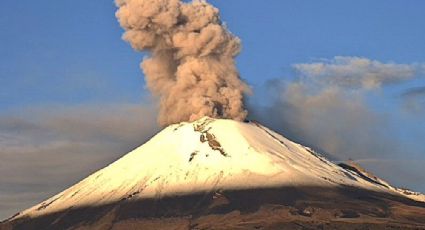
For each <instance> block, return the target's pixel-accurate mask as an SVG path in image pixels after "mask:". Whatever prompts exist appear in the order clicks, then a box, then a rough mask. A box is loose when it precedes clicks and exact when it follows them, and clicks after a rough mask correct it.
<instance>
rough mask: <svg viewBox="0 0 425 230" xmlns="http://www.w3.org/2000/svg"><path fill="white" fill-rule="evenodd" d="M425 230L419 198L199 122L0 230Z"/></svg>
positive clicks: (265, 140)
mask: <svg viewBox="0 0 425 230" xmlns="http://www.w3.org/2000/svg"><path fill="white" fill-rule="evenodd" d="M359 228H360V229H387V228H396V229H397V228H399V229H409V228H411V229H425V196H424V195H422V194H419V193H415V192H412V191H409V190H404V189H399V188H395V187H393V186H391V185H390V184H388V183H387V182H385V181H384V180H382V179H380V178H377V177H375V176H373V175H371V174H370V173H368V172H365V171H364V170H363V169H361V168H360V167H358V166H356V165H352V164H348V163H347V164H340V165H338V164H335V163H333V162H331V161H329V160H327V159H326V158H325V157H323V156H321V155H320V154H318V153H316V152H315V151H313V150H312V149H310V148H308V147H304V146H302V145H300V144H297V143H294V142H292V141H290V140H288V139H286V138H284V137H283V136H281V135H279V134H277V133H275V132H273V131H272V130H270V129H268V128H266V127H264V126H262V125H260V124H258V123H256V122H237V121H233V120H224V119H212V118H208V117H205V118H202V119H200V120H198V121H195V122H191V123H186V122H185V123H180V124H175V125H171V126H169V127H167V128H165V129H164V130H163V131H161V132H160V133H159V134H157V135H156V136H154V137H153V138H152V139H151V140H150V141H148V142H147V143H145V144H144V145H142V146H140V147H139V148H137V149H135V150H133V151H132V152H130V153H128V154H127V155H124V156H123V157H122V158H120V159H119V160H117V161H115V162H114V163H112V164H110V165H109V166H107V167H105V168H103V169H101V170H99V171H97V172H95V173H93V174H92V175H90V176H89V177H87V178H86V179H84V180H82V181H81V182H79V183H77V184H75V185H74V186H71V187H70V188H68V189H66V190H65V191H63V192H61V193H59V194H58V195H56V196H53V197H52V198H50V199H48V200H46V201H44V202H42V203H40V204H38V205H35V206H34V207H32V208H29V209H27V210H25V211H22V212H20V213H17V214H16V215H15V216H13V217H11V218H9V219H7V220H5V221H4V222H3V223H2V224H0V229H359Z"/></svg>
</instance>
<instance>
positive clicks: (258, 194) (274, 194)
mask: <svg viewBox="0 0 425 230" xmlns="http://www.w3.org/2000/svg"><path fill="white" fill-rule="evenodd" d="M0 229H1V230H4V229H29V230H30V229H37V230H38V229H425V203H422V202H417V201H413V200H410V199H408V198H405V197H402V196H398V195H393V194H388V193H378V192H374V191H367V190H362V189H359V188H353V187H339V188H333V189H330V188H319V187H303V188H300V187H283V188H269V189H255V190H237V191H217V192H214V193H202V194H192V195H185V196H178V197H162V198H156V199H146V200H139V201H132V200H122V201H120V202H117V203H113V204H109V205H105V206H99V207H79V208H72V209H69V210H65V211H63V212H59V213H53V214H50V215H46V216H41V217H37V218H33V219H30V218H26V219H25V218H21V219H17V220H12V221H7V220H6V221H5V222H3V223H2V224H0Z"/></svg>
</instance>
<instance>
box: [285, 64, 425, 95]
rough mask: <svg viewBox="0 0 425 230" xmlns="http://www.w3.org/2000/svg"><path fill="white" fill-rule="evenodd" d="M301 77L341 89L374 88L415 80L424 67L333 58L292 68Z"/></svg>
mask: <svg viewBox="0 0 425 230" xmlns="http://www.w3.org/2000/svg"><path fill="white" fill-rule="evenodd" d="M293 67H294V68H295V70H296V71H297V72H298V73H299V74H300V75H301V77H304V78H308V79H309V81H314V82H318V83H321V84H327V85H335V86H339V87H344V88H354V89H356V88H364V89H376V88H379V87H381V86H383V85H387V84H393V83H398V82H402V81H406V80H410V79H412V78H414V77H415V76H416V75H417V74H419V73H421V72H422V71H423V68H424V65H423V64H397V63H392V62H390V63H382V62H380V61H376V60H371V59H368V58H362V57H348V56H336V57H334V58H333V59H330V60H327V59H324V61H321V62H313V63H303V64H295V65H293Z"/></svg>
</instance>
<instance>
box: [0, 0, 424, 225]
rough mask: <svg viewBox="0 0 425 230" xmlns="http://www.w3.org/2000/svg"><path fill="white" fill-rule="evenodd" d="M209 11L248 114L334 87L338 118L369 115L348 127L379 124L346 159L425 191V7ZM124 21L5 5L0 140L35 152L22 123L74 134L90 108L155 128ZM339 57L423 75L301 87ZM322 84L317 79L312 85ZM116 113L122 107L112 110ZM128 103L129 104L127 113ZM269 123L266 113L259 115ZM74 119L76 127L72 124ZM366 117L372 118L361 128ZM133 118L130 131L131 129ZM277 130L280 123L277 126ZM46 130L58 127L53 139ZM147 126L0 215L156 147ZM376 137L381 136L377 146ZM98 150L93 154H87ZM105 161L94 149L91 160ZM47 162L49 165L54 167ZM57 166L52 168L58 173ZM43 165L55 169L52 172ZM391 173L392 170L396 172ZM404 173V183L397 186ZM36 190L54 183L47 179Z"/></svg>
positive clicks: (280, 4) (276, 1) (242, 0)
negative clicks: (233, 56)
mask: <svg viewBox="0 0 425 230" xmlns="http://www.w3.org/2000/svg"><path fill="white" fill-rule="evenodd" d="M209 2H210V3H212V4H213V5H215V6H216V7H217V8H219V9H220V11H221V16H222V19H223V21H224V22H225V23H226V24H227V26H228V28H229V29H230V30H231V31H232V32H233V33H234V34H236V35H237V36H238V37H240V38H241V40H242V45H243V50H242V53H241V54H240V56H239V57H238V58H237V65H238V67H239V71H240V73H241V76H242V77H243V78H244V79H245V80H246V81H247V82H248V83H249V84H250V85H251V86H252V88H253V89H254V95H253V96H251V98H250V99H249V101H251V104H253V105H258V106H257V107H262V106H264V107H268V106H270V105H273V106H276V105H279V104H281V102H282V101H279V103H277V102H276V100H280V99H276V98H281V97H285V99H284V100H285V101H284V103H282V104H285V105H287V104H288V103H291V101H288V99H286V98H288V92H289V91H288V88H290V87H291V86H292V84H294V82H295V83H300V82H301V83H302V85H303V87H306V88H308V89H312V91H314V92H316V93H311V92H308V93H306V94H307V95H308V94H309V93H311V95H309V96H311V98H315V97H318V95H321V93H322V92H325V91H326V90H328V89H332V90H334V89H335V87H337V91H336V94H335V95H342V97H343V98H345V100H343V101H342V102H341V103H342V105H341V106H339V107H338V108H337V109H338V111H340V110H341V111H340V112H341V114H342V115H341V116H344V114H345V115H346V114H347V111H344V109H352V107H349V108H347V107H345V105H346V104H347V103H348V104H349V103H351V102H353V101H354V102H356V103H358V104H359V107H358V108H362V109H364V110H365V111H366V112H364V113H363V114H361V116H359V117H361V118H356V119H357V120H355V121H353V120H352V119H345V120H344V119H342V118H341V119H342V121H346V122H351V121H353V122H359V123H362V124H363V123H368V122H371V125H369V128H370V129H371V130H372V131H371V132H372V133H373V134H374V135H375V136H374V137H370V138H366V139H367V141H371V142H373V143H375V142H376V143H377V144H378V145H382V146H381V147H382V148H379V149H380V150H376V149H375V148H368V147H367V146H371V145H372V144H370V143H365V142H367V141H366V140H363V139H362V138H359V136H362V135H366V134H365V133H362V132H361V131H358V130H357V131H355V132H354V131H353V132H352V133H351V132H349V133H348V134H347V135H348V136H350V137H349V138H347V139H344V141H347V143H348V144H347V145H350V142H349V140H350V138H353V139H355V141H353V142H352V143H351V145H352V146H358V145H363V144H364V146H366V147H365V148H363V149H360V150H359V151H363V152H362V153H361V154H359V155H356V154H355V153H353V152H350V151H349V150H347V152H346V153H344V154H342V155H341V158H343V159H346V158H348V157H351V158H354V159H358V160H359V162H363V163H364V164H365V165H366V167H367V168H368V169H370V170H372V171H374V172H376V173H377V174H378V175H380V176H382V177H384V178H385V179H388V180H390V181H391V182H394V183H395V184H397V185H403V186H407V187H411V188H413V189H416V190H420V191H422V192H425V177H424V176H421V174H422V175H425V171H424V169H423V168H422V165H423V164H424V162H425V147H424V146H423V137H424V136H425V119H424V115H425V112H424V110H425V108H424V107H425V98H424V97H425V93H409V92H410V91H412V90H413V89H418V90H416V91H414V92H421V90H420V89H422V88H423V87H425V80H424V78H423V77H424V73H425V71H424V70H425V68H424V65H423V63H425V43H424V41H425V29H424V28H425V14H424V13H423V11H424V8H425V2H424V1H420V0H416V1H415V0H412V1H402V0H398V1H397V0H390V1H383V0H382V1H366V0H360V1H350V2H349V1H338V0H332V1H331V0H325V1H299V0H296V1H295V0H293V1H282V0H269V1H265V2H259V1H246V0H231V1H223V0H222V1H219V0H211V1H209ZM115 11H116V8H115V6H114V4H113V2H112V1H86V0H84V1H83V0H73V1H45V0H41V1H30V0H21V1H6V2H4V3H3V4H2V7H1V8H0V28H1V30H0V33H1V37H2V40H1V42H0V53H1V55H0V87H1V90H0V118H1V119H3V120H1V119H0V134H2V135H3V136H8V137H10V136H13V140H16V139H17V137H19V138H20V137H22V136H25V138H23V140H20V142H19V141H18V144H20V145H28V142H31V143H32V144H33V142H36V141H35V139H36V138H35V136H38V135H40V133H37V132H35V133H32V132H28V130H29V129H28V128H25V129H23V130H20V128H19V127H21V126H22V125H21V126H20V125H17V124H16V123H19V122H24V123H25V122H26V123H25V124H27V123H31V124H34V125H36V126H37V127H41V126H43V125H46V124H47V122H45V121H44V120H43V118H44V117H46V114H49V115H50V114H54V116H56V118H58V117H59V118H58V119H59V120H60V119H62V118H63V116H64V115H63V114H67V116H68V114H74V115H72V116H71V118H72V119H74V120H76V122H75V126H77V127H78V125H81V126H84V124H87V122H92V121H93V120H96V117H99V116H100V115H99V114H96V112H98V111H102V109H93V108H104V107H106V108H108V109H105V111H104V112H105V113H110V112H111V111H118V113H120V112H122V113H123V114H126V113H128V112H129V111H137V113H135V114H141V116H142V117H143V122H148V121H149V122H150V121H152V122H153V121H154V120H155V119H154V115H151V114H150V113H152V112H147V111H150V110H153V109H154V107H152V105H151V103H150V99H149V93H148V92H147V91H146V89H145V87H144V80H143V75H142V73H141V71H140V69H139V62H140V60H141V59H142V57H143V54H141V53H137V52H135V51H133V50H132V49H131V47H130V46H129V45H128V44H127V43H126V42H124V41H122V40H121V34H122V29H121V28H120V27H119V25H118V23H117V20H116V18H115V16H114V13H115ZM338 56H343V57H349V58H355V57H362V58H364V59H365V60H366V59H367V60H370V61H376V62H379V63H380V64H384V66H383V67H382V68H384V69H385V70H387V69H388V68H389V67H390V66H389V64H395V65H407V66H408V67H409V68H412V69H413V70H412V71H413V72H414V73H413V74H412V75H411V76H410V75H409V77H408V79H407V80H406V79H403V80H399V81H394V82H391V83H388V84H386V83H385V84H382V86H379V87H378V88H374V89H346V88H344V87H342V86H334V85H332V86H330V85H326V84H325V85H326V86H324V84H323V83H321V84H319V85H315V83H314V84H313V83H311V82H310V81H311V79H310V78H307V80H305V78H304V80H300V79H303V78H302V76H300V73H299V71H297V70H296V69H295V68H294V65H295V64H300V63H307V64H311V63H319V62H320V63H325V64H326V66H327V67H329V66H331V65H332V64H335V62H336V59H335V57H338ZM350 60H351V59H350ZM385 64H387V65H385ZM378 66H380V65H378ZM375 67H376V66H374V65H372V69H374V70H376V69H375ZM398 67H400V66H398ZM398 67H396V68H398ZM376 68H381V67H376ZM390 70H392V69H391V68H390ZM365 71H366V72H367V71H368V70H367V69H366V70H365ZM384 72H385V71H384ZM327 73H328V72H327ZM348 75H349V74H348ZM350 76H351V75H349V76H348V77H350ZM356 76H357V75H356ZM356 76H354V77H356ZM304 77H305V76H304ZM315 77H317V76H313V77H312V78H315ZM384 77H386V76H384ZM276 81H278V82H280V83H281V84H282V85H283V86H282V87H283V88H278V89H277V91H279V92H277V93H275V95H271V94H272V93H271V92H272V91H273V90H272V89H271V88H270V84H271V83H273V82H276ZM305 81H308V82H305ZM409 90H410V91H409ZM424 92H425V90H424ZM276 95H277V96H276ZM412 95H413V96H412ZM290 96H291V95H289V98H290ZM274 103H277V104H274ZM117 105H118V108H117V107H114V106H117ZM122 105H125V106H124V107H125V108H123V106H122ZM128 105H131V106H135V105H136V106H135V107H137V105H140V107H141V108H142V107H143V108H145V106H146V105H148V106H151V107H148V108H150V110H149V109H142V110H143V111H139V110H137V109H136V108H133V107H132V108H130V109H129V108H128V107H126V106H128ZM260 105H261V106H260ZM70 108H71V109H70ZM356 108H357V107H356ZM135 109H136V110H135ZM87 111H89V112H87ZM300 111H301V108H298V110H297V111H296V112H297V113H299V112H300ZM302 112H304V111H302ZM308 112H309V113H307V114H306V116H305V117H307V118H308V117H310V115H311V111H308ZM33 113H34V114H38V116H39V117H38V118H37V119H35V118H34V117H32V116H31V115H32V114H33ZM111 113H113V112H111ZM153 113H154V112H153ZM254 113H255V112H254ZM260 113H261V111H260V112H258V113H257V114H260ZM276 113H277V114H281V115H282V117H279V119H282V120H285V119H287V117H285V115H291V114H288V112H287V111H283V112H282V113H280V112H279V111H277V112H276ZM84 114H85V115H87V114H89V115H88V116H87V117H88V118H87V120H84V118H82V119H83V120H78V119H79V118H78V117H79V116H80V115H84ZM146 114H149V116H148V115H146ZM103 115H104V114H102V116H103ZM307 115H308V116H307ZM313 115H314V111H313ZM313 115H312V116H313ZM61 116H62V117H61ZM119 116H121V115H119ZM144 116H146V117H144ZM259 117H261V116H259ZM372 117H373V118H372ZM12 118H19V122H17V121H14V122H15V123H13V122H12V125H10V124H11V123H10V119H12ZM314 118H315V119H316V118H317V117H314ZM369 118H370V119H369ZM67 119H70V118H69V117H67ZM110 119H112V118H105V119H104V121H107V123H108V124H110ZM353 119H354V118H353ZM358 119H365V120H364V122H362V120H358ZM128 120H131V121H132V122H133V123H125V122H128ZM338 120H339V119H336V120H335V121H338ZM1 122H3V124H2V123H1ZM121 122H123V126H125V127H131V126H134V124H135V123H137V121H135V120H133V118H128V119H126V120H122V121H121ZM274 122H279V121H278V120H274ZM118 123H119V122H118ZM124 123H125V124H124ZM266 123H267V122H266ZM286 123H288V122H287V121H286ZM100 124H102V123H99V125H98V126H95V127H93V130H95V129H96V128H98V127H99V126H100ZM274 124H275V125H276V127H278V128H277V129H278V130H279V131H281V132H285V133H284V134H286V132H288V133H289V136H290V137H291V138H294V139H296V140H297V141H300V142H303V143H305V144H309V145H313V146H317V147H318V148H320V149H324V150H325V151H326V152H330V154H333V155H337V156H338V154H339V153H336V152H332V149H335V151H336V150H338V151H343V152H344V151H345V149H344V148H343V147H338V148H334V147H333V146H331V147H329V146H330V145H323V146H322V145H321V144H320V142H319V141H326V140H317V139H315V138H314V136H313V135H312V136H313V137H310V138H307V137H306V138H305V139H304V138H303V136H304V135H306V136H308V135H307V134H311V133H315V132H316V131H317V130H316V129H314V128H312V127H306V128H305V129H303V130H304V133H303V132H301V134H300V133H297V132H295V131H294V128H293V127H292V128H291V127H288V126H285V125H282V127H281V128H280V126H279V124H276V123H271V122H269V125H274ZM353 124H354V123H353ZM355 124H357V123H355ZM368 124H369V123H368ZM296 125H297V124H296ZM333 125H335V124H333ZM336 125H337V126H339V125H340V126H344V125H343V124H336ZM45 127H49V128H46V129H45ZM52 127H53V126H51V125H50V124H49V125H46V126H43V128H40V130H42V131H41V132H45V134H46V138H45V139H43V140H42V141H41V142H42V143H44V142H45V141H46V140H47V139H48V138H50V136H51V135H53V134H51V132H53V133H56V132H62V133H61V135H63V138H64V139H66V138H75V136H78V135H77V134H75V133H73V132H71V131H69V127H68V129H67V128H64V127H62V126H61V127H60V128H55V129H53V128H52ZM54 127H56V126H54ZM143 127H148V130H149V132H145V133H139V132H137V131H135V130H132V129H131V130H132V131H131V132H132V133H135V135H137V137H140V139H132V138H131V137H129V138H128V139H125V140H121V139H120V140H118V139H119V138H118V139H117V137H118V136H119V135H115V134H114V135H112V134H110V133H108V131H103V133H106V134H105V135H106V136H107V137H106V138H105V137H104V136H102V137H98V136H96V137H95V139H96V141H98V139H102V138H103V139H102V140H103V141H106V140H108V141H110V140H111V139H113V140H114V141H115V142H116V143H117V144H116V145H114V148H115V152H111V153H110V154H109V155H108V156H105V154H103V155H102V154H99V155H96V154H92V155H91V156H90V159H91V160H90V161H89V160H88V161H89V162H91V163H90V164H89V163H87V166H86V167H85V168H83V169H80V170H79V171H75V172H74V171H73V172H72V173H69V174H66V173H65V172H64V173H63V174H61V175H63V177H66V178H68V180H66V181H65V182H61V183H59V182H58V183H57V184H55V183H54V182H51V183H50V184H49V186H47V187H48V188H49V190H48V191H40V193H38V194H34V195H33V196H32V197H29V198H28V197H27V198H26V203H19V202H18V203H16V202H15V203H11V204H10V205H9V206H7V207H4V208H3V207H1V206H0V209H3V210H6V211H4V213H8V212H10V210H18V209H19V208H23V207H26V206H28V204H32V203H36V201H39V200H37V199H42V198H46V197H47V196H48V195H52V194H54V193H55V192H58V191H60V190H61V189H63V188H65V187H66V186H68V185H70V184H72V183H73V182H75V181H77V180H78V179H79V178H82V177H84V175H86V174H87V173H88V172H90V171H92V170H94V169H93V168H91V167H92V165H91V164H92V162H96V165H97V166H98V167H101V165H102V164H104V163H107V162H109V161H110V160H111V159H114V158H116V157H117V156H119V155H120V154H123V153H124V152H120V151H127V150H130V149H131V148H132V147H135V146H137V144H140V143H139V142H140V140H144V139H146V138H148V137H149V136H150V135H152V133H154V132H155V130H157V128H155V127H151V126H146V125H143ZM295 127H296V126H295ZM325 129H326V128H325ZM52 130H54V131H52ZM58 130H59V131H58ZM64 130H65V131H64ZM333 130H341V129H339V127H338V128H337V129H330V130H328V131H329V132H332V131H333ZM342 130H344V129H342ZM375 131H376V134H375ZM64 133H66V135H65V134H64ZM69 133H72V135H71V134H69ZM325 133H326V132H325ZM68 134H69V135H68ZM74 134H75V136H73V135H74ZM118 134H120V133H118ZM330 135H331V134H330ZM47 136H48V137H47ZM376 136H378V137H379V138H376V139H375V137H376ZM33 137H34V138H33ZM114 138H115V139H114ZM49 140H50V139H49ZM114 141H112V142H114ZM115 142H114V143H115ZM101 143H103V142H101ZM2 144H3V145H5V146H6V145H7V146H9V145H10V143H9V140H6V139H5V140H1V141H0V148H1V149H3V150H2V151H5V150H4V149H7V148H5V147H4V146H1V145H2ZM30 146H31V145H30ZM111 148H112V147H111ZM388 149H393V150H394V151H391V150H390V152H391V153H388V152H389V150H388ZM89 150H90V148H88V149H86V150H84V151H89ZM63 151H65V150H63ZM84 151H83V152H84ZM97 151H98V150H96V151H94V150H93V152H97ZM102 151H104V150H102ZM376 151H378V152H379V154H378V153H376ZM384 152H385V153H384ZM386 153H387V154H386ZM6 154H7V153H5V152H0V161H2V159H1V158H3V157H4V159H6V160H7V159H12V158H6V157H5V155H6ZM25 154H26V153H22V155H20V156H19V158H17V159H19V164H18V163H16V162H15V161H17V160H16V159H15V160H10V162H9V163H10V165H15V166H16V167H21V170H22V171H25V170H26V169H28V168H30V165H31V162H28V161H29V160H28V159H29V158H28V157H27V155H25ZM350 154H354V156H351V155H350ZM2 155H3V156H2ZM106 155H107V154H106ZM41 158H42V157H41ZM31 159H32V158H31ZM43 160H46V161H48V158H46V159H43ZM3 161H4V160H3ZM12 161H13V162H12ZM25 162H27V163H25ZM385 162H387V163H385ZM56 163H57V162H52V164H56ZM45 166H46V167H48V162H47V163H46V165H45ZM63 168H66V167H65V166H64V167H63ZM389 168H392V170H388V169H389ZM34 170H35V169H34ZM52 170H53V169H52ZM391 171H392V172H391ZM31 172H33V171H31ZM66 172H68V171H66ZM396 174H398V175H401V176H399V177H397V176H396ZM46 175H51V176H52V175H54V173H53V172H50V171H48V172H46ZM69 175H71V176H69ZM412 175H413V176H412ZM413 177H414V178H413ZM17 178H21V179H22V178H24V176H20V177H19V176H17ZM409 178H410V179H409ZM8 183H10V184H13V187H14V188H15V187H16V189H17V190H16V191H18V190H19V191H21V190H23V189H22V188H23V187H25V186H27V185H28V183H27V184H25V183H26V182H19V183H18V182H16V183H15V182H14V181H8ZM37 183H39V184H43V183H46V182H44V181H41V180H40V181H38V182H37ZM20 186H21V187H20ZM22 186H23V187H22ZM16 191H15V190H13V191H12V190H11V191H2V190H1V189H0V193H4V195H5V196H7V194H11V193H12V192H13V193H16ZM3 197H4V196H3ZM16 199H17V198H16ZM25 205H26V206H25ZM1 215H6V214H2V213H1V212H0V217H1Z"/></svg>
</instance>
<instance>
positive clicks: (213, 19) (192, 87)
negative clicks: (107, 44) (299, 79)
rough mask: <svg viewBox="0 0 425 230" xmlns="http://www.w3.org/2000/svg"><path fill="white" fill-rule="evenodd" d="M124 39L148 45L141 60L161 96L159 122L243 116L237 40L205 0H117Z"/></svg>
mask: <svg viewBox="0 0 425 230" xmlns="http://www.w3.org/2000/svg"><path fill="white" fill-rule="evenodd" d="M116 5H117V6H118V7H119V9H118V11H117V12H116V17H117V18H118V21H119V23H120V25H121V27H122V28H124V30H125V33H124V35H123V39H124V40H126V41H127V42H129V43H130V44H131V46H132V47H133V48H134V49H135V50H138V51H148V52H149V53H150V55H149V56H147V57H145V58H144V60H143V61H142V63H141V68H142V70H143V72H144V74H145V76H146V84H147V87H148V88H149V90H150V91H151V92H152V93H153V95H155V96H156V97H158V98H159V100H160V106H159V107H160V111H159V117H158V122H159V123H160V125H163V126H165V125H169V124H173V123H178V122H181V121H194V120H197V119H198V118H201V117H203V116H210V117H216V118H231V119H235V120H243V119H244V118H245V117H246V116H247V111H246V110H245V109H244V104H243V98H244V94H245V93H248V92H249V91H250V89H249V87H248V86H247V85H246V84H245V83H244V82H243V81H242V80H241V79H240V77H239V73H238V70H237V69H236V66H235V61H234V58H235V57H236V56H237V55H238V54H239V52H240V48H241V45H240V40H239V38H237V37H236V36H234V35H233V34H232V33H230V32H229V31H228V30H227V28H226V27H225V25H223V24H222V22H221V20H220V15H219V10H218V9H217V8H215V7H213V6H212V5H210V4H208V3H207V2H206V1H203V0H193V1H192V2H181V1H180V0H116Z"/></svg>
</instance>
